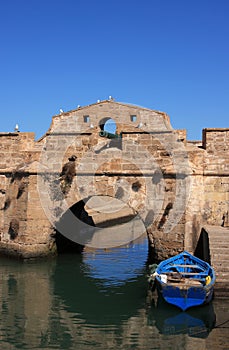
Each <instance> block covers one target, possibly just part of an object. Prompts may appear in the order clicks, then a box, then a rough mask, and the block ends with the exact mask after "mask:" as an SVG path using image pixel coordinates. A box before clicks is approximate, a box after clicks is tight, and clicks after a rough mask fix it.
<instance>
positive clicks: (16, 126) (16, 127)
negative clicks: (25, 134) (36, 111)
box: [14, 124, 19, 132]
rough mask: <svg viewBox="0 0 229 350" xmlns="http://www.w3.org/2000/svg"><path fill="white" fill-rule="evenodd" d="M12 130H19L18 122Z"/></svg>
mask: <svg viewBox="0 0 229 350" xmlns="http://www.w3.org/2000/svg"><path fill="white" fill-rule="evenodd" d="M14 131H15V132H19V126H18V124H16V125H15V128H14Z"/></svg>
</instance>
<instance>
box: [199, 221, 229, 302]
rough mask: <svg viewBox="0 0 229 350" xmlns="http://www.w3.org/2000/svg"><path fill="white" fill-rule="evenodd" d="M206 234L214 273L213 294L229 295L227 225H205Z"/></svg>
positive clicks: (228, 241)
mask: <svg viewBox="0 0 229 350" xmlns="http://www.w3.org/2000/svg"><path fill="white" fill-rule="evenodd" d="M204 230H205V231H206V233H207V234H208V239H209V250H210V261H211V265H212V266H213V268H214V270H215V273H216V283H215V288H214V294H215V297H217V298H228V297H229V227H221V226H209V225H207V226H205V227H204Z"/></svg>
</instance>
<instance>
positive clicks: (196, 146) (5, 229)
mask: <svg viewBox="0 0 229 350" xmlns="http://www.w3.org/2000/svg"><path fill="white" fill-rule="evenodd" d="M110 118H112V119H113V121H114V122H115V123H116V134H117V137H116V138H107V137H104V136H103V135H101V131H103V127H104V124H105V122H106V121H107V120H108V119H110ZM228 151H229V129H205V130H204V131H203V142H190V141H187V139H186V131H185V130H173V129H172V126H171V124H170V120H169V117H168V116H167V115H166V114H165V113H162V112H158V111H152V110H148V109H145V108H141V107H137V106H132V105H127V104H122V103H117V102H114V101H102V102H99V103H96V104H94V105H91V106H86V107H82V108H78V109H76V110H73V111H70V112H67V113H62V114H60V115H57V116H54V117H53V119H52V124H51V126H50V129H49V130H48V132H47V133H46V135H44V137H43V138H41V139H40V140H38V141H35V140H34V134H33V133H20V132H18V133H0V155H1V157H0V201H1V202H0V209H1V210H0V250H1V251H2V252H6V253H8V254H15V255H21V256H25V257H32V256H40V255H47V254H53V253H55V249H56V245H55V232H54V225H55V223H56V222H58V221H59V220H60V218H61V217H62V215H63V214H64V213H65V212H66V211H67V210H68V209H69V208H70V207H72V206H74V205H75V204H76V203H79V202H80V201H82V200H84V199H85V198H90V197H96V196H97V197H99V196H109V197H111V198H114V199H116V200H118V201H120V203H124V204H125V210H124V209H123V215H124V212H125V215H127V217H128V215H129V216H130V217H131V216H132V215H133V213H135V214H136V215H137V216H138V217H139V220H141V222H142V224H143V225H144V228H145V231H146V232H147V233H148V237H149V242H150V246H151V248H152V257H154V258H156V259H158V260H161V259H164V258H166V257H167V256H170V255H174V254H176V253H178V252H180V251H182V250H183V249H187V250H189V251H194V249H195V246H196V243H197V240H198V237H199V234H200V230H201V227H202V226H203V225H204V224H206V223H207V224H214V225H224V226H227V225H228V207H229V198H228V193H229V152H228ZM128 207H129V208H130V213H129V214H128V213H127V212H126V210H127V209H126V208H128ZM110 209H111V210H110V217H109V215H107V216H106V215H105V214H104V213H102V212H101V213H99V214H100V215H98V213H97V218H96V220H98V218H100V221H101V224H104V222H102V221H106V220H107V221H109V220H110V221H112V220H113V221H114V217H115V215H114V212H113V213H112V207H111V208H110ZM116 220H117V219H116Z"/></svg>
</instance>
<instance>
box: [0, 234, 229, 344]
mask: <svg viewBox="0 0 229 350" xmlns="http://www.w3.org/2000/svg"><path fill="white" fill-rule="evenodd" d="M147 258H148V244H147V241H146V240H143V241H141V242H138V243H135V244H130V245H129V246H128V247H122V248H116V249H112V250H109V251H104V250H98V251H96V252H93V251H88V250H86V251H84V252H83V253H82V254H63V255H60V256H58V257H56V258H54V259H47V260H40V261H38V260H36V261H26V262H22V261H18V260H12V259H8V258H1V259H0V276H1V284H0V301H1V313H0V349H1V350H8V349H10V350H11V349H28V350H31V349H71V350H73V349H74V350H75V349H77V350H81V349H82V350H89V349H94V350H98V349H101V350H103V349H104V350H105V349H106V350H109V349H112V350H113V349H114V350H116V349H121V350H122V349H171V350H176V349H179V350H180V349H195V350H204V349H208V350H209V349H219V350H226V349H228V348H229V332H228V331H229V322H228V319H229V312H228V310H229V301H228V300H213V302H212V303H211V304H210V305H208V306H205V307H201V308H198V309H193V310H192V309H191V310H190V311H188V312H186V313H182V312H180V311H179V310H178V309H176V308H173V307H170V306H169V305H167V304H164V303H163V302H162V301H160V300H159V301H158V300H157V298H156V297H155V296H154V295H152V294H151V293H150V292H149V290H148V283H147Z"/></svg>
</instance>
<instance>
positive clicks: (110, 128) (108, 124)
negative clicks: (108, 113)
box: [99, 117, 117, 134]
mask: <svg viewBox="0 0 229 350" xmlns="http://www.w3.org/2000/svg"><path fill="white" fill-rule="evenodd" d="M99 126H100V129H101V130H103V131H107V132H109V133H111V134H115V133H116V130H117V125H116V122H115V121H114V119H112V118H109V117H108V118H103V119H102V120H100V122H99Z"/></svg>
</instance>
